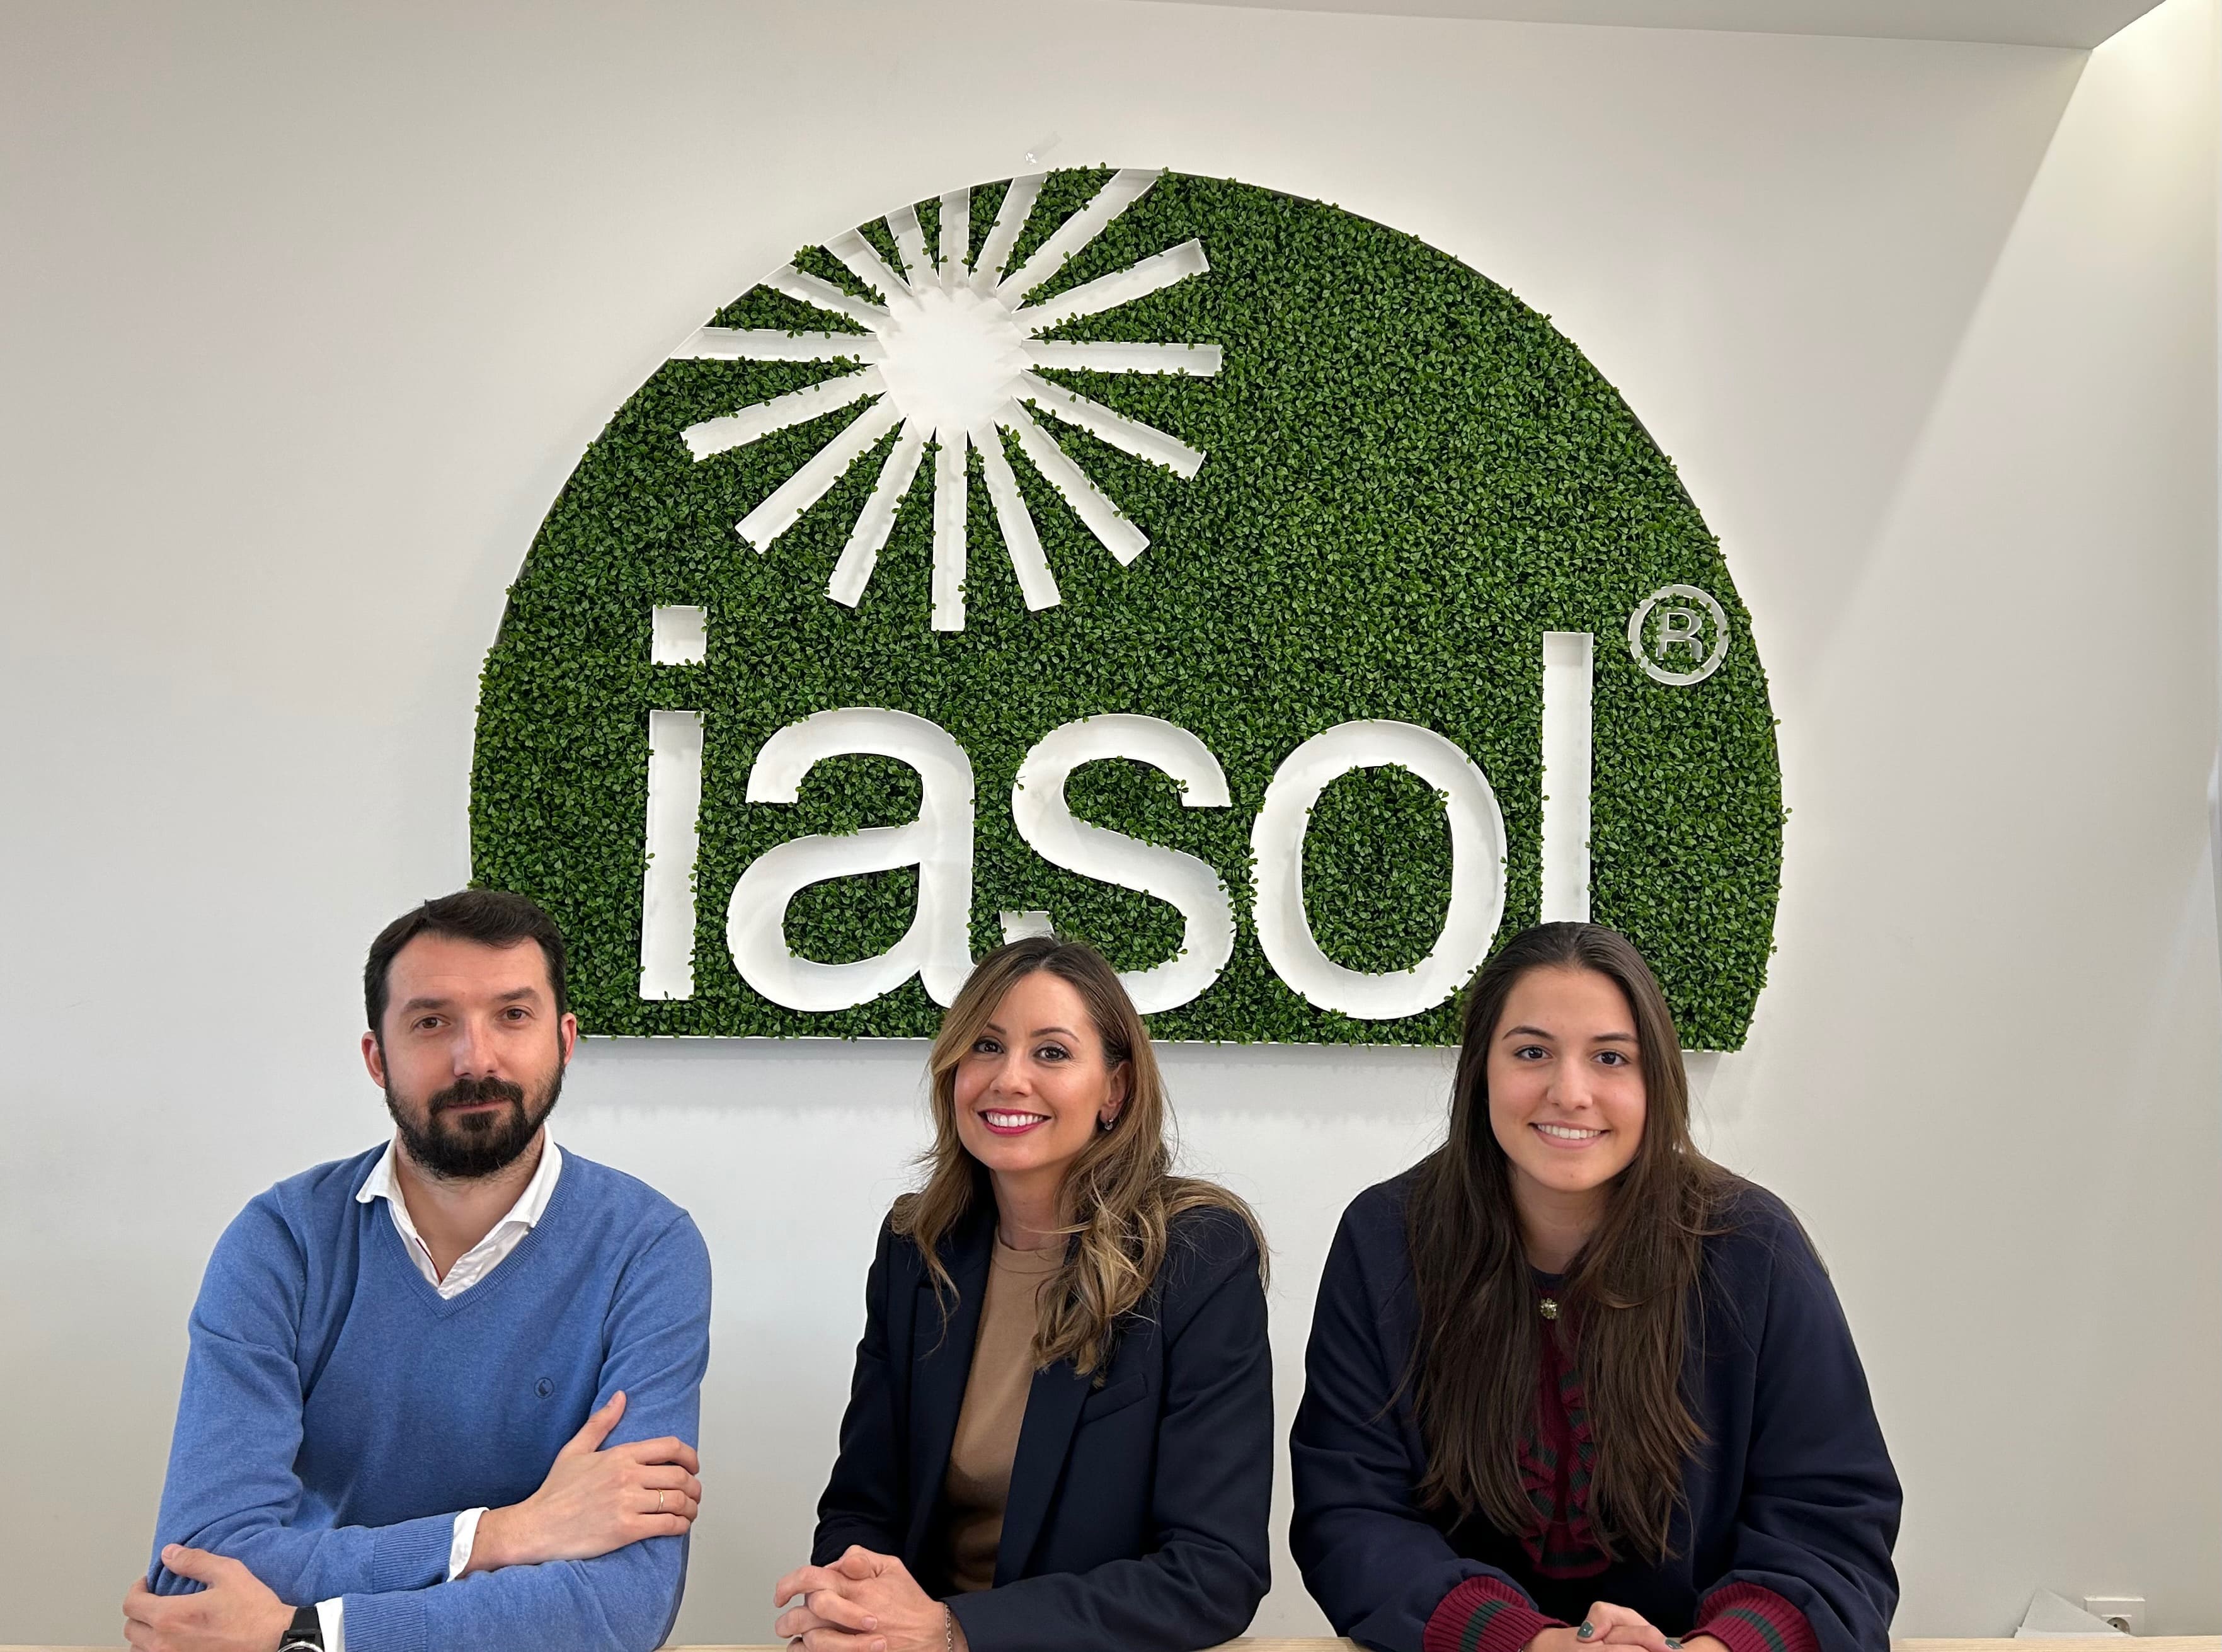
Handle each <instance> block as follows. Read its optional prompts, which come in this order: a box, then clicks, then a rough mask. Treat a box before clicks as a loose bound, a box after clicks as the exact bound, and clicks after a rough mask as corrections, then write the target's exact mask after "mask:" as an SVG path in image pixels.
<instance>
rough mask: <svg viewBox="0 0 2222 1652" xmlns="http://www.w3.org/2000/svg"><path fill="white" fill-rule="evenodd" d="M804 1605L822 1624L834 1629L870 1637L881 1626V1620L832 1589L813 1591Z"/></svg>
mask: <svg viewBox="0 0 2222 1652" xmlns="http://www.w3.org/2000/svg"><path fill="white" fill-rule="evenodd" d="M803 1604H804V1605H806V1606H807V1607H808V1608H809V1609H810V1610H811V1611H813V1612H815V1613H816V1614H817V1615H818V1617H819V1621H820V1622H822V1623H824V1624H827V1625H829V1626H830V1627H832V1628H834V1629H846V1630H855V1631H856V1632H857V1633H858V1634H863V1635H869V1634H870V1633H872V1632H873V1631H874V1630H876V1629H878V1628H879V1626H880V1620H879V1619H878V1618H877V1617H874V1616H873V1615H872V1614H871V1613H870V1612H869V1611H865V1610H864V1608H863V1606H861V1605H858V1604H857V1602H856V1601H853V1600H851V1599H849V1598H848V1597H847V1596H846V1595H844V1594H838V1593H836V1592H834V1591H833V1590H832V1589H819V1590H815V1591H813V1592H812V1593H811V1595H810V1596H809V1598H808V1599H806V1600H805V1601H804V1602H803Z"/></svg>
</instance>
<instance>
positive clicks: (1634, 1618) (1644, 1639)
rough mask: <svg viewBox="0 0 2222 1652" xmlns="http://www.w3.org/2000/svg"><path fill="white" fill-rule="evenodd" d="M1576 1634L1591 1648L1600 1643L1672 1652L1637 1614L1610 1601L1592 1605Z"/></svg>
mask: <svg viewBox="0 0 2222 1652" xmlns="http://www.w3.org/2000/svg"><path fill="white" fill-rule="evenodd" d="M1576 1633H1577V1635H1578V1636H1579V1638H1580V1639H1582V1640H1583V1641H1585V1642H1586V1643H1589V1644H1590V1645H1591V1646H1595V1645H1597V1644H1598V1643H1604V1644H1605V1645H1607V1646H1640V1647H1642V1648H1644V1649H1646V1652H1676V1649H1674V1648H1672V1647H1669V1646H1668V1645H1667V1643H1666V1636H1665V1635H1663V1634H1661V1633H1660V1631H1659V1630H1657V1629H1655V1628H1654V1627H1653V1626H1652V1624H1650V1622H1649V1620H1648V1619H1647V1618H1646V1617H1644V1616H1643V1614H1642V1613H1641V1612H1639V1611H1630V1610H1629V1608H1627V1607H1626V1606H1620V1605H1614V1604H1613V1603H1612V1602H1611V1601H1610V1600H1599V1601H1597V1602H1594V1603H1593V1604H1592V1605H1591V1607H1590V1610H1589V1615H1588V1616H1587V1617H1585V1618H1583V1620H1582V1625H1581V1629H1580V1630H1577V1631H1576Z"/></svg>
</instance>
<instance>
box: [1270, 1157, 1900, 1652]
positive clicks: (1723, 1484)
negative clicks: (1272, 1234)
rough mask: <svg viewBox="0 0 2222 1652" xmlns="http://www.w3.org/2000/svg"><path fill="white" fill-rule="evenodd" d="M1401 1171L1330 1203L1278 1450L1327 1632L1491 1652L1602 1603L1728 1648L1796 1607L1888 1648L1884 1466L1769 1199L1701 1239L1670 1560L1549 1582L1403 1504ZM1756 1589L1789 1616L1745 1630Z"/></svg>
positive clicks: (1831, 1646) (1892, 1531)
mask: <svg viewBox="0 0 2222 1652" xmlns="http://www.w3.org/2000/svg"><path fill="white" fill-rule="evenodd" d="M1411 1183H1412V1172H1410V1171H1407V1172H1406V1173H1405V1174H1404V1175H1403V1176H1401V1177H1398V1178H1397V1179H1395V1180H1394V1181H1390V1182H1385V1183H1384V1184H1381V1185H1379V1186H1378V1187H1373V1188H1369V1189H1368V1190H1366V1191H1365V1192H1364V1193H1362V1194H1360V1195H1359V1197H1358V1198H1357V1199H1356V1200H1355V1201H1354V1202H1353V1203H1352V1205H1351V1206H1350V1209H1348V1210H1347V1211H1346V1212H1345V1213H1344V1215H1343V1219H1342V1227H1341V1229H1340V1231H1339V1232H1338V1233H1337V1234H1336V1235H1335V1241H1334V1248H1333V1249H1332V1250H1331V1251H1330V1252H1329V1253H1328V1261H1327V1270H1326V1273H1325V1275H1324V1277H1323V1278H1321V1282H1320V1293H1319V1303H1318V1306H1317V1308H1316V1310H1315V1312H1314V1314H1313V1316H1312V1332H1311V1344H1310V1347H1309V1352H1308V1354H1307V1356H1306V1360H1305V1387H1304V1398H1303V1404H1302V1406H1301V1407H1300V1408H1299V1409H1298V1410H1297V1413H1296V1427H1295V1429H1294V1430H1293V1433H1292V1435H1291V1437H1290V1454H1291V1460H1292V1467H1293V1469H1294V1474H1295V1480H1296V1517H1295V1522H1294V1524H1293V1527H1292V1529H1291V1530H1290V1548H1291V1549H1292V1550H1293V1551H1294V1553H1295V1555H1296V1564H1297V1566H1298V1567H1300V1568H1301V1569H1302V1572H1303V1575H1304V1582H1305V1585H1306V1586H1307V1587H1309V1589H1310V1591H1311V1592H1312V1595H1313V1598H1314V1599H1316V1600H1317V1601H1318V1602H1319V1603H1320V1605H1321V1607H1322V1608H1323V1609H1324V1610H1325V1611H1326V1612H1327V1615H1328V1618H1329V1620H1330V1621H1332V1622H1333V1624H1334V1627H1335V1630H1336V1632H1337V1633H1339V1634H1342V1635H1346V1636H1350V1637H1351V1638H1352V1639H1353V1640H1357V1641H1360V1642H1363V1643H1365V1644H1366V1645H1368V1646H1371V1647H1376V1648H1379V1649H1382V1652H1423V1649H1424V1652H1459V1649H1461V1648H1462V1649H1464V1652H1506V1649H1510V1648H1513V1647H1517V1646H1519V1645H1521V1644H1522V1643H1524V1642H1525V1641H1526V1640H1527V1639H1528V1638H1529V1637H1530V1636H1533V1634H1534V1633H1535V1630H1538V1629H1540V1628H1541V1627H1543V1626H1544V1625H1545V1624H1547V1622H1549V1621H1553V1620H1565V1621H1577V1620H1579V1618H1580V1617H1581V1616H1582V1614H1583V1613H1584V1612H1585V1611H1586V1610H1587V1609H1588V1606H1589V1605H1590V1603H1591V1601H1595V1600H1608V1601H1611V1602H1613V1603H1614V1604H1616V1605H1623V1606H1626V1607H1629V1608H1630V1609H1632V1610H1634V1611H1639V1612H1641V1613H1642V1614H1643V1616H1644V1617H1646V1618H1648V1619H1649V1620H1650V1621H1651V1622H1652V1623H1653V1624H1656V1625H1658V1626H1659V1627H1660V1629H1661V1630H1664V1631H1665V1632H1666V1634H1668V1635H1686V1634H1689V1633H1692V1632H1694V1631H1696V1630H1699V1629H1703V1630H1704V1631H1705V1632H1707V1633H1710V1634H1715V1635H1717V1636H1720V1637H1721V1638H1722V1639H1723V1640H1724V1641H1726V1642H1728V1643H1729V1645H1730V1646H1731V1648H1732V1649H1733V1652H1760V1649H1767V1652H1781V1648H1782V1646H1783V1645H1786V1644H1794V1643H1796V1641H1797V1640H1798V1638H1799V1636H1798V1635H1797V1634H1796V1633H1795V1632H1794V1618H1795V1617H1796V1616H1797V1615H1798V1614H1802V1615H1803V1617H1804V1619H1805V1625H1807V1626H1810V1630H1811V1636H1812V1638H1813V1640H1815V1641H1816V1642H1817V1643H1818V1647H1819V1649H1820V1652H1887V1648H1888V1646H1889V1626H1890V1617H1891V1612H1892V1610H1893V1609H1894V1607H1895V1606H1896V1605H1897V1601H1898V1578H1897V1573H1896V1572H1895V1571H1894V1569H1893V1568H1892V1564H1891V1547H1892V1543H1893V1542H1894V1541H1895V1540H1896V1537H1897V1534H1898V1516H1899V1487H1898V1478H1897V1476H1896V1474H1895V1473H1893V1472H1892V1468H1891V1464H1890V1457H1889V1454H1888V1453H1887V1452H1886V1450H1885V1448H1884V1446H1883V1440H1882V1433H1881V1430H1880V1428H1879V1427H1878V1426H1877V1424H1876V1422H1875V1416H1874V1406H1873V1404H1871V1403H1870V1401H1869V1399H1868V1397H1867V1379H1866V1377H1865V1375H1864V1374H1863V1373H1862V1372H1861V1369H1860V1361H1859V1356H1858V1354H1856V1353H1855V1351H1854V1350H1853V1347H1852V1339H1851V1333H1850V1330H1849V1329H1848V1328H1847V1327H1846V1325H1845V1323H1844V1316H1843V1312H1842V1309H1840V1308H1839V1307H1838V1306H1837V1303H1836V1292H1835V1291H1833V1290H1831V1289H1830V1285H1829V1280H1828V1276H1827V1275H1826V1273H1825V1272H1823V1269H1822V1267H1821V1264H1820V1261H1819V1259H1817V1257H1816V1256H1815V1255H1814V1254H1813V1251H1812V1247H1811V1245H1809V1244H1808V1243H1807V1241H1806V1240H1805V1234H1803V1232H1802V1231H1800V1229H1799V1228H1798V1224H1797V1222H1796V1221H1795V1220H1794V1219H1793V1218H1792V1216H1791V1215H1790V1214H1789V1212H1788V1211H1787V1210H1786V1209H1785V1208H1784V1207H1783V1205H1782V1204H1781V1203H1780V1202H1779V1200H1777V1199H1776V1198H1775V1197H1773V1195H1772V1194H1769V1193H1767V1192H1765V1191H1764V1190H1761V1189H1759V1188H1755V1187H1748V1188H1747V1190H1745V1191H1744V1192H1743V1193H1742V1194H1741V1195H1740V1196H1739V1197H1738V1198H1737V1200H1736V1202H1735V1203H1734V1205H1733V1206H1732V1208H1731V1209H1730V1210H1729V1215H1728V1217H1727V1224H1726V1225H1727V1226H1728V1228H1729V1231H1728V1232H1725V1233H1723V1234H1719V1235H1717V1236H1716V1237H1713V1238H1710V1239H1708V1240H1706V1241H1704V1265H1703V1266H1704V1271H1703V1273H1702V1275H1701V1277H1700V1279H1699V1281H1698V1285H1697V1286H1696V1292H1697V1300H1696V1302H1695V1303H1693V1310H1692V1314H1691V1316H1690V1320H1689V1323H1690V1325H1691V1328H1692V1330H1691V1338H1690V1342H1691V1346H1690V1352H1689V1355H1688V1359H1687V1362H1686V1365H1685V1372H1684V1379H1683V1381H1684V1391H1685V1396H1686V1397H1687V1398H1688V1400H1689V1403H1690V1405H1691V1409H1692V1412H1693V1414H1694V1415H1695V1416H1696V1417H1697V1419H1698V1424H1699V1426H1700V1427H1701V1428H1702V1429H1704V1434H1705V1436H1706V1442H1707V1443H1706V1444H1705V1445H1704V1446H1702V1447H1701V1448H1699V1449H1698V1454H1697V1455H1696V1457H1695V1459H1694V1460H1692V1462H1691V1463H1690V1464H1689V1466H1688V1468H1687V1470H1686V1472H1685V1475H1684V1479H1683V1492H1684V1495H1685V1504H1684V1506H1683V1508H1682V1509H1681V1510H1680V1511H1679V1512H1678V1513H1677V1515H1676V1517H1675V1519H1674V1523H1673V1532H1672V1536H1671V1547H1672V1548H1673V1551H1674V1552H1673V1555H1670V1556H1669V1558H1668V1559H1667V1560H1666V1561H1664V1562H1663V1563H1661V1564H1657V1565H1654V1564H1651V1563H1649V1562H1648V1561H1634V1560H1629V1559H1623V1560H1621V1561H1617V1562H1616V1563H1615V1564H1613V1565H1612V1566H1610V1567H1608V1568H1607V1569H1606V1570H1604V1571H1603V1572H1601V1573H1596V1574H1594V1575H1591V1576H1587V1577H1581V1578H1578V1579H1566V1578H1552V1577H1547V1576H1544V1575H1542V1574H1541V1573H1540V1572H1539V1571H1538V1570H1537V1569H1536V1567H1535V1566H1534V1565H1533V1563H1532V1562H1531V1561H1530V1559H1529V1556H1528V1550H1527V1549H1526V1548H1525V1547H1524V1546H1523V1545H1522V1542H1521V1541H1520V1538H1519V1535H1518V1534H1516V1533H1505V1532H1502V1531H1499V1530H1497V1529H1496V1528H1495V1527H1494V1526H1492V1525H1491V1524H1490V1523H1488V1521H1487V1520H1486V1518H1485V1517H1476V1518H1472V1519H1468V1520H1465V1521H1455V1520H1453V1518H1452V1517H1449V1516H1447V1515H1437V1514H1433V1513H1430V1512H1428V1511H1424V1510H1422V1508H1421V1507H1420V1506H1419V1502H1418V1497H1417V1492H1416V1488H1417V1486H1418V1485H1419V1483H1420V1480H1421V1479H1422V1476H1423V1475H1424V1474H1425V1472H1426V1467H1427V1456H1426V1450H1425V1447H1424V1446H1423V1444H1422V1439H1421V1435H1420V1429H1419V1425H1418V1422H1417V1420H1416V1417H1415V1414H1414V1410H1413V1407H1412V1404H1411V1400H1410V1397H1409V1392H1407V1391H1404V1388H1403V1385H1402V1382H1401V1379H1402V1378H1403V1375H1404V1373H1405V1371H1406V1369H1407V1365H1408V1362H1409V1359H1410V1356H1411V1351H1412V1342H1413V1338H1414V1337H1415V1335H1416V1334H1417V1330H1418V1326H1419V1304H1418V1300H1417V1297H1416V1296H1415V1291H1414V1289H1413V1284H1412V1271H1411V1257H1410V1252H1409V1247H1408V1246H1407V1243H1406V1239H1405V1225H1404V1213H1405V1201H1406V1198H1407V1197H1408V1195H1409V1190H1410V1186H1411ZM1454 1592H1456V1596H1455V1598H1453V1594H1454ZM1769 1601H1779V1602H1787V1603H1788V1604H1789V1605H1790V1606H1791V1607H1793V1608H1795V1612H1794V1613H1790V1614H1782V1615H1781V1616H1784V1617H1788V1618H1789V1619H1791V1620H1792V1626H1791V1627H1792V1632H1791V1633H1788V1634H1784V1633H1783V1632H1782V1626H1779V1625H1777V1624H1770V1623H1768V1622H1767V1621H1766V1620H1767V1617H1768V1616H1769V1614H1768V1612H1767V1611H1766V1610H1765V1608H1766V1606H1767V1603H1768V1602H1769ZM1754 1609H1756V1610H1754ZM1492 1619H1495V1620H1496V1621H1495V1622H1494V1624H1492V1621H1491V1620H1492ZM1740 1629H1741V1630H1748V1633H1744V1632H1740Z"/></svg>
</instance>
